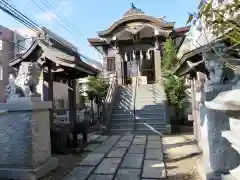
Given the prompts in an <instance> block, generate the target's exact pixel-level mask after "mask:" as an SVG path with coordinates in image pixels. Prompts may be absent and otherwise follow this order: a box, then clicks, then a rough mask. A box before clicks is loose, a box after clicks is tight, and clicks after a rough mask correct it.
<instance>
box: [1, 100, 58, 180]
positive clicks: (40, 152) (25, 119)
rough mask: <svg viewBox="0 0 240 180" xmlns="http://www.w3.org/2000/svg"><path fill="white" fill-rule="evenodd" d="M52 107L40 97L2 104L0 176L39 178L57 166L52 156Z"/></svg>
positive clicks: (26, 179)
mask: <svg viewBox="0 0 240 180" xmlns="http://www.w3.org/2000/svg"><path fill="white" fill-rule="evenodd" d="M51 108H52V104H51V102H43V101H40V98H39V97H23V98H17V99H15V100H11V101H8V102H7V103H6V104H0V109H2V110H3V111H2V113H0V179H18V180H36V179H39V178H40V177H42V176H45V175H46V174H47V173H48V172H50V171H52V170H54V169H55V168H57V166H58V160H57V159H54V158H52V157H51V144H50V127H49V109H51Z"/></svg>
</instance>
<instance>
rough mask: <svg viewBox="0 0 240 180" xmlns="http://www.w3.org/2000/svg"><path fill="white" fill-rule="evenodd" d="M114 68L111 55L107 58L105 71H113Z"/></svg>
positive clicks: (113, 59)
mask: <svg viewBox="0 0 240 180" xmlns="http://www.w3.org/2000/svg"><path fill="white" fill-rule="evenodd" d="M115 70H116V66H115V58H113V57H111V58H107V71H109V72H113V71H115Z"/></svg>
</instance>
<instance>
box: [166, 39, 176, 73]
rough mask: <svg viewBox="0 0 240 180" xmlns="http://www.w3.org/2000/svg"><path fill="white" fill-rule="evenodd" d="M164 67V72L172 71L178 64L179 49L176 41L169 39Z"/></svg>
mask: <svg viewBox="0 0 240 180" xmlns="http://www.w3.org/2000/svg"><path fill="white" fill-rule="evenodd" d="M163 46H164V53H163V61H162V66H163V70H171V69H172V68H173V67H175V65H176V63H177V48H176V45H175V43H174V41H173V40H172V39H171V38H168V39H167V40H166V41H165V42H164V44H163Z"/></svg>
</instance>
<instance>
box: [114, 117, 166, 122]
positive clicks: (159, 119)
mask: <svg viewBox="0 0 240 180" xmlns="http://www.w3.org/2000/svg"><path fill="white" fill-rule="evenodd" d="M111 121H112V122H115V121H118V122H120V123H121V122H129V123H130V122H135V121H138V122H139V123H160V122H165V120H164V116H161V117H157V118H141V119H135V118H134V117H126V118H124V119H123V118H117V117H116V118H112V120H111Z"/></svg>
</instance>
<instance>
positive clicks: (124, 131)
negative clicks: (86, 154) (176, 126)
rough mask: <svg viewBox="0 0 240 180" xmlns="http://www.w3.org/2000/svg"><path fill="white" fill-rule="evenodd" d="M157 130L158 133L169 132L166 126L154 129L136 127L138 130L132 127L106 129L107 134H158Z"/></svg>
mask: <svg viewBox="0 0 240 180" xmlns="http://www.w3.org/2000/svg"><path fill="white" fill-rule="evenodd" d="M158 132H159V133H160V134H169V132H168V131H167V128H162V129H155V131H153V130H147V129H138V130H134V129H109V130H108V134H109V135H114V134H117V135H156V134H158Z"/></svg>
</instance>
